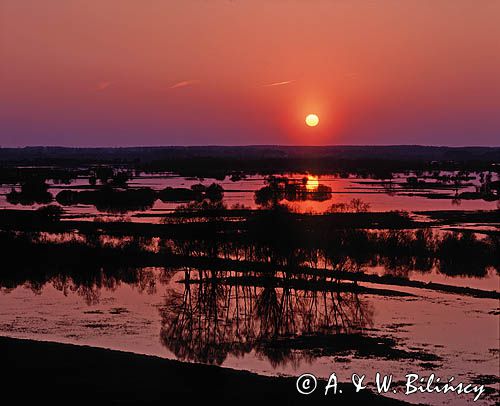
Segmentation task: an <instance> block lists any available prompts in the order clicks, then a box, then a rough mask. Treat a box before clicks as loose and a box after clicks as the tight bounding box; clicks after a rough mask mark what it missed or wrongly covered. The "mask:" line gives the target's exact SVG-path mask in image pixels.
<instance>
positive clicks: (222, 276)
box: [160, 270, 373, 367]
mask: <svg viewBox="0 0 500 406" xmlns="http://www.w3.org/2000/svg"><path fill="white" fill-rule="evenodd" d="M230 274H231V272H213V271H200V270H192V271H191V270H186V271H185V280H184V281H183V290H182V292H179V291H177V290H175V289H174V288H170V291H169V292H168V293H167V295H166V300H165V306H164V307H163V308H162V309H161V310H160V313H161V318H162V329H161V333H160V335H161V340H162V342H163V344H164V345H165V346H166V347H167V348H168V349H169V350H171V351H172V352H173V353H174V354H175V355H176V357H177V358H179V359H181V360H186V361H195V362H203V363H209V364H217V365H220V364H222V363H223V362H224V360H225V359H226V358H227V357H228V356H229V355H231V356H237V357H239V356H243V355H244V354H247V353H250V352H251V351H252V350H253V351H255V353H256V354H257V356H264V357H265V358H267V359H268V360H269V362H270V363H271V365H273V367H276V366H278V365H285V364H288V363H292V365H297V364H298V363H299V362H301V361H303V360H304V359H311V358H312V357H313V354H312V353H311V352H308V351H296V348H293V347H294V346H293V345H283V342H284V341H287V340H294V339H296V338H306V339H307V338H311V339H314V338H315V337H318V336H330V335H334V334H352V333H359V332H361V331H362V330H363V328H364V327H366V326H372V325H373V308H372V305H371V304H369V303H367V302H365V301H363V300H361V298H360V297H359V296H358V294H356V293H352V292H342V291H338V290H337V291H334V290H314V291H313V290H299V289H294V288H289V287H286V286H284V287H281V286H278V285H277V284H276V283H275V280H271V279H267V280H266V279H265V278H262V279H263V281H265V282H266V283H263V284H262V285H263V286H258V287H257V286H255V285H253V286H252V285H249V284H245V283H241V284H238V283H234V279H231V275H230ZM194 275H196V279H193V276H194ZM233 278H234V275H233ZM237 279H238V278H236V280H237ZM229 280H232V281H233V283H226V282H228V281H229ZM242 281H244V280H243V279H242ZM273 281H274V282H273Z"/></svg>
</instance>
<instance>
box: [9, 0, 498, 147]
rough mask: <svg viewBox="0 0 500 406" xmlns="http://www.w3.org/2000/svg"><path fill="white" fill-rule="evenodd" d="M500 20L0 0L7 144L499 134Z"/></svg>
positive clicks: (391, 7)
mask: <svg viewBox="0 0 500 406" xmlns="http://www.w3.org/2000/svg"><path fill="white" fill-rule="evenodd" d="M499 21H500V0H404V1H403V0H378V1H370V0H307V1H306V0H179V1H174V0H144V1H139V0H43V1H41V0H0V146H3V147H6V146H27V145H61V146H137V145H145V146H147V145H208V144H209V145H255V144H283V145H337V144H344V145H345V144H352V145H363V144H370V145H371V144H377V145H387V144H422V145H457V146H458V145H495V146H499V145H500V24H499V23H498V22H499ZM310 113H314V114H317V115H318V116H319V119H320V122H319V125H318V126H316V127H308V126H306V125H305V121H304V119H305V117H306V115H307V114H310Z"/></svg>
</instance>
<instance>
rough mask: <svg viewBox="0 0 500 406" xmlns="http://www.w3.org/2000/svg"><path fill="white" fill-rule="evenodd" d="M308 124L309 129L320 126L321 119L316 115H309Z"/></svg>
mask: <svg viewBox="0 0 500 406" xmlns="http://www.w3.org/2000/svg"><path fill="white" fill-rule="evenodd" d="M306 124H307V125H308V126H309V127H316V126H317V125H318V124H319V117H318V116H317V115H316V114H309V115H307V117H306Z"/></svg>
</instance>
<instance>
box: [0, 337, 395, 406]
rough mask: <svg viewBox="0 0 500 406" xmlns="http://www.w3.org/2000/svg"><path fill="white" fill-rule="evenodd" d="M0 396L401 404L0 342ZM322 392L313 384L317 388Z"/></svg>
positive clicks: (288, 381)
mask: <svg viewBox="0 0 500 406" xmlns="http://www.w3.org/2000/svg"><path fill="white" fill-rule="evenodd" d="M0 354H1V358H2V370H3V371H4V372H6V373H7V374H6V378H3V379H2V381H3V382H2V386H3V388H2V393H3V397H4V399H5V395H6V394H9V395H13V399H17V400H19V401H21V400H22V403H23V404H41V402H46V401H48V402H50V403H48V404H84V403H85V404H89V405H90V404H145V403H156V404H171V402H172V400H181V399H183V401H182V404H199V405H200V404H201V405H204V404H219V405H224V404H231V405H238V404H241V403H244V404H249V403H252V404H257V403H256V402H264V404H273V403H274V404H279V405H283V404H286V405H317V404H329V405H332V404H335V405H351V404H370V405H403V404H404V403H403V402H399V401H395V400H391V399H387V398H383V397H381V396H377V395H375V394H373V393H370V392H368V391H363V392H360V393H357V394H355V393H353V392H352V390H350V388H347V387H343V388H342V389H343V393H342V394H338V395H336V396H333V395H331V396H328V397H324V396H322V395H321V391H320V390H319V389H318V391H317V392H318V393H317V394H316V393H315V394H313V395H309V396H304V395H299V394H298V393H297V391H296V388H295V379H293V378H272V377H264V376H260V375H256V374H252V373H249V372H245V371H236V370H232V369H227V368H220V367H215V366H207V365H199V364H188V363H182V362H178V361H171V360H165V359H161V358H157V357H150V356H144V355H137V354H132V353H126V352H120V351H111V350H105V349H99V348H92V347H82V346H75V345H67V344H58V343H47V342H37V341H32V340H17V339H11V338H5V337H0ZM322 387H324V384H322V383H321V382H320V383H319V384H318V388H322Z"/></svg>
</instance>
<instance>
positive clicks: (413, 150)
mask: <svg viewBox="0 0 500 406" xmlns="http://www.w3.org/2000/svg"><path fill="white" fill-rule="evenodd" d="M0 162H1V163H2V164H3V165H4V166H5V165H62V166H66V167H77V166H81V165H91V164H114V165H128V166H130V167H133V168H137V169H140V170H147V171H172V172H176V173H179V174H182V175H185V176H205V177H209V176H211V177H217V176H222V174H229V173H231V172H237V171H241V172H244V173H266V174H269V173H277V172H282V173H284V172H294V171H297V172H305V171H312V172H316V173H328V172H331V171H351V172H357V171H365V172H367V173H368V174H371V175H373V176H375V177H381V178H383V177H384V176H386V175H387V174H388V173H391V172H396V171H404V170H412V169H414V170H427V169H447V170H497V169H498V166H495V164H497V165H498V164H499V163H500V148H499V147H457V148H452V147H426V146H329V147H293V146H290V147H287V146H246V147H223V146H204V147H202V146H199V147H143V148H60V147H29V148H0Z"/></svg>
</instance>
